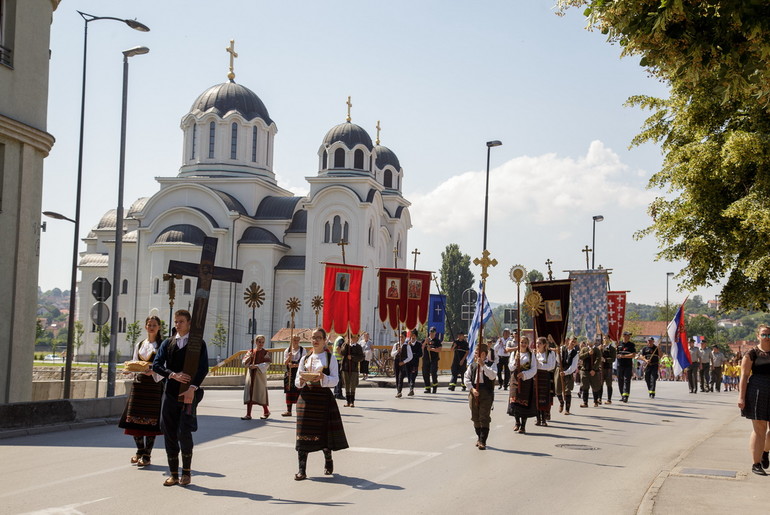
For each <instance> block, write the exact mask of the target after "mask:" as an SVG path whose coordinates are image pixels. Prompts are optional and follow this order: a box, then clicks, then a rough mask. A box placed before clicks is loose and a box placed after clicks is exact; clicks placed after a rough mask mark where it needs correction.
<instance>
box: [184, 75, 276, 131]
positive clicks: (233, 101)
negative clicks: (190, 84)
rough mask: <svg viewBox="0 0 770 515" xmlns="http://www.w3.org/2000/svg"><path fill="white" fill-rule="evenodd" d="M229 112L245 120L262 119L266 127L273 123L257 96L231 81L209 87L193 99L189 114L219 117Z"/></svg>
mask: <svg viewBox="0 0 770 515" xmlns="http://www.w3.org/2000/svg"><path fill="white" fill-rule="evenodd" d="M231 111H235V112H237V113H240V115H241V116H243V117H244V118H246V120H253V119H254V118H262V119H263V120H264V121H265V123H266V124H267V125H270V124H272V123H273V120H271V119H270V115H269V114H268V112H267V108H266V107H265V104H263V103H262V100H260V99H259V97H258V96H257V94H256V93H254V92H253V91H251V90H250V89H249V88H247V87H246V86H241V85H240V84H236V83H235V82H232V81H230V82H223V83H222V84H217V85H216V86H211V87H210V88H209V89H207V90H206V91H204V92H203V93H201V94H200V96H199V97H198V98H197V99H195V102H193V105H192V107H191V108H190V112H191V113H194V114H197V113H208V112H213V113H216V114H217V115H219V116H220V117H224V116H225V115H226V114H227V113H229V112H231Z"/></svg>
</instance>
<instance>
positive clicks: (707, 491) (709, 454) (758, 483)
mask: <svg viewBox="0 0 770 515" xmlns="http://www.w3.org/2000/svg"><path fill="white" fill-rule="evenodd" d="M735 411H736V413H735V416H734V417H733V418H732V419H730V420H728V421H727V422H726V423H725V424H724V425H723V426H722V427H721V428H719V429H718V430H717V431H715V432H713V433H712V434H710V435H707V436H706V437H705V438H704V439H702V440H701V441H699V442H694V443H693V445H692V446H691V447H690V448H689V449H686V450H684V451H683V452H682V454H680V455H679V457H678V458H676V459H675V460H674V461H673V462H672V463H670V464H668V465H665V466H664V468H663V469H662V470H661V472H660V474H659V475H658V477H657V478H656V479H655V480H654V481H653V482H652V484H651V485H650V488H649V489H648V490H647V494H646V495H645V497H644V499H643V500H642V503H641V504H640V506H639V510H638V511H637V513H638V514H651V513H652V514H676V515H683V514H690V513H692V514H698V515H700V514H703V513H736V512H747V513H760V512H761V513H765V511H764V509H761V508H755V509H749V510H746V508H747V507H758V506H763V505H764V506H766V505H767V504H768V498H769V497H768V493H767V492H768V489H769V488H770V477H763V476H758V475H756V474H753V473H752V472H751V456H750V454H749V435H750V434H751V422H750V421H749V420H747V419H745V418H743V417H742V416H741V415H740V414H739V413H738V409H737V407H736V410H735Z"/></svg>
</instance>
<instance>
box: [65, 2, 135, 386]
mask: <svg viewBox="0 0 770 515" xmlns="http://www.w3.org/2000/svg"><path fill="white" fill-rule="evenodd" d="M78 14H80V16H81V17H82V18H83V21H84V25H83V82H82V87H81V92H80V142H79V143H78V171H77V181H76V189H75V219H74V220H71V221H72V222H73V223H74V224H75V233H74V235H73V239H72V279H71V281H70V313H69V317H68V321H67V360H66V362H65V364H64V393H63V398H65V399H69V398H70V396H71V393H72V383H71V380H72V352H73V348H74V338H75V300H76V297H75V290H76V289H77V286H78V282H77V275H78V237H79V234H80V193H81V189H82V184H83V130H84V127H85V112H86V63H87V62H88V60H87V56H88V24H89V23H90V22H92V21H98V20H115V21H120V22H123V23H125V24H126V25H128V26H129V27H131V28H132V29H134V30H138V31H140V32H149V31H150V29H149V27H147V25H144V24H143V23H139V22H138V21H136V20H124V19H121V18H113V17H111V16H94V15H93V14H88V13H84V12H81V11H78ZM67 220H70V219H69V218H67Z"/></svg>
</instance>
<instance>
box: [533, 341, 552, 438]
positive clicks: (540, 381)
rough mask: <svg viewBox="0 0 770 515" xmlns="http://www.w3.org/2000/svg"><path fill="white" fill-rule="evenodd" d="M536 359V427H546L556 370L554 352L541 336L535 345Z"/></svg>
mask: <svg viewBox="0 0 770 515" xmlns="http://www.w3.org/2000/svg"><path fill="white" fill-rule="evenodd" d="M535 346H536V351H537V352H536V353H535V357H536V358H537V374H536V375H535V381H536V383H537V387H536V388H535V395H536V396H537V422H536V423H535V425H536V426H548V420H550V419H551V406H552V405H553V371H554V369H555V368H556V352H555V351H553V350H551V349H549V348H548V340H546V339H545V338H543V337H542V336H541V337H540V338H538V339H537V342H536V344H535Z"/></svg>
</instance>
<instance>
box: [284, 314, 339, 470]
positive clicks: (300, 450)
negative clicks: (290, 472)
mask: <svg viewBox="0 0 770 515" xmlns="http://www.w3.org/2000/svg"><path fill="white" fill-rule="evenodd" d="M326 338H327V336H326V331H324V330H323V329H321V328H320V327H319V328H318V329H316V330H315V331H313V352H312V353H309V354H308V355H307V356H305V357H304V358H302V359H301V360H300V362H299V368H298V372H297V379H296V383H295V384H296V386H297V388H299V389H300V392H299V400H298V401H297V443H296V445H295V448H296V450H297V457H298V459H299V471H298V472H297V473H296V474H294V479H296V480H297V481H301V480H303V479H305V478H307V474H306V472H305V469H306V467H307V455H308V453H310V452H314V451H323V453H324V458H325V463H324V474H326V475H327V476H328V475H331V474H333V473H334V462H333V461H332V451H339V450H342V449H347V448H348V441H347V438H346V437H345V429H344V428H343V427H342V417H340V410H339V408H338V407H337V401H336V400H335V399H334V394H333V393H332V391H331V388H333V387H334V386H335V385H336V384H337V383H338V382H339V370H338V367H337V360H336V359H334V357H333V356H332V353H331V352H330V351H329V349H327V348H326V343H327V342H326Z"/></svg>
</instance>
